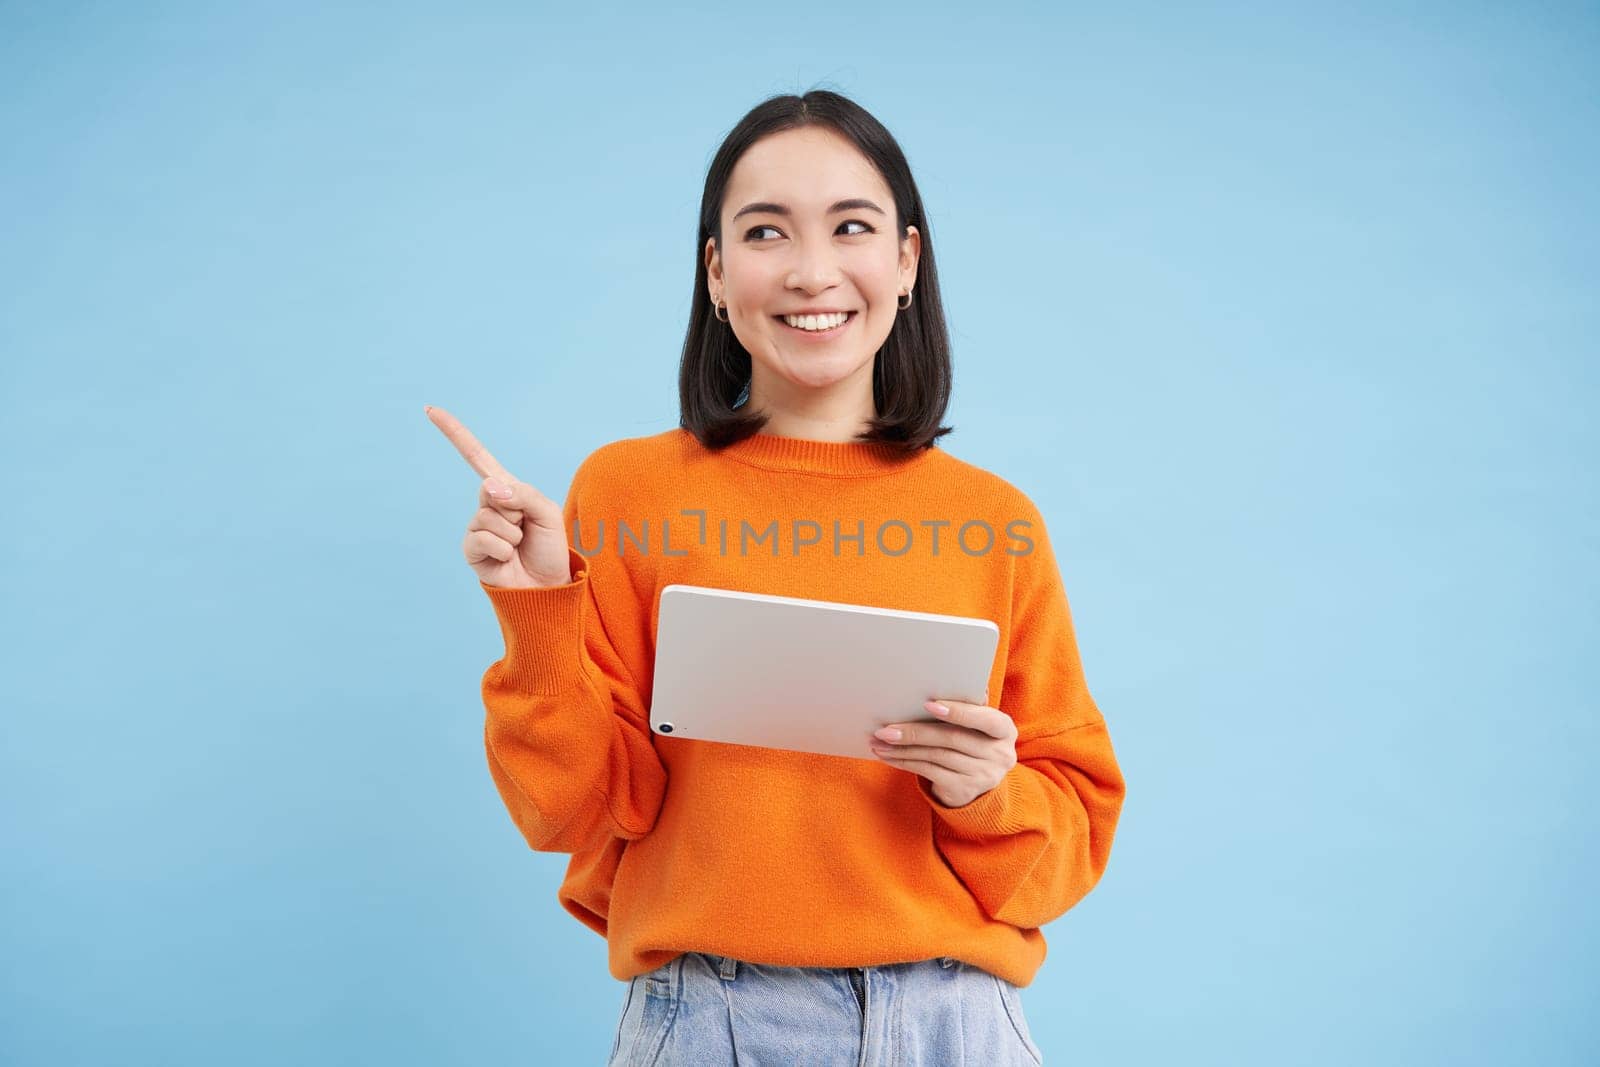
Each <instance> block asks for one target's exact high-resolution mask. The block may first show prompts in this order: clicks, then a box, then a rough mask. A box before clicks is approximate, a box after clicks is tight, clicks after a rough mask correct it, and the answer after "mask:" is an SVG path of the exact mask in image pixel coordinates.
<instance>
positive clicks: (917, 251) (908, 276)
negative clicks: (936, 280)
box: [900, 226, 922, 289]
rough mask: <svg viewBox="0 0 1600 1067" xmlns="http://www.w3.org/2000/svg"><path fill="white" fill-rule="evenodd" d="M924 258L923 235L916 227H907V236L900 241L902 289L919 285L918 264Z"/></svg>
mask: <svg viewBox="0 0 1600 1067" xmlns="http://www.w3.org/2000/svg"><path fill="white" fill-rule="evenodd" d="M921 258H922V234H920V233H918V232H917V228H916V227H915V226H907V227H906V235H905V236H904V237H902V238H901V239H900V287H901V288H902V289H904V288H906V287H908V286H913V285H916V284H917V262H918V260H920V259H921Z"/></svg>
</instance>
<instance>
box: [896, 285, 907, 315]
mask: <svg viewBox="0 0 1600 1067" xmlns="http://www.w3.org/2000/svg"><path fill="white" fill-rule="evenodd" d="M900 295H901V296H903V297H905V298H906V302H905V303H904V304H902V303H900V301H898V300H896V301H895V302H894V303H895V307H897V308H899V309H900V310H901V311H904V310H905V309H906V308H908V307H910V306H911V290H910V289H907V290H906V291H905V292H903V293H901V294H900Z"/></svg>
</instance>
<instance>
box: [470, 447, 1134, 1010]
mask: <svg viewBox="0 0 1600 1067" xmlns="http://www.w3.org/2000/svg"><path fill="white" fill-rule="evenodd" d="M565 514H566V521H567V536H568V538H569V541H570V542H571V544H572V545H573V549H574V550H573V551H572V552H571V553H570V559H571V564H572V581H571V582H570V583H569V584H567V585H561V586H554V587H550V588H545V589H501V588H496V587H492V586H488V585H483V583H481V582H480V583H479V584H480V586H482V588H483V590H484V592H485V593H486V594H487V595H488V597H489V600H490V602H491V603H492V604H493V607H494V611H495V614H496V616H497V618H498V619H499V622H500V627H501V632H502V634H503V635H504V638H505V655H504V657H503V658H501V659H500V660H498V661H496V662H495V663H494V664H493V665H492V666H490V667H489V669H488V671H487V672H486V673H485V674H484V676H483V700H484V705H485V707H486V709H487V718H486V722H485V726H484V743H485V746H486V750H487V755H488V762H489V771H490V774H491V775H492V777H493V779H494V783H495V786H496V787H497V788H498V790H499V792H500V795H501V797H502V798H503V799H504V801H505V804H506V807H507V809H508V810H509V812H510V815H511V818H512V821H513V822H514V823H515V824H516V827H517V829H518V830H520V831H521V833H522V835H523V837H524V838H525V839H526V840H527V842H528V844H529V846H531V847H532V848H534V849H536V850H539V851H544V852H567V853H571V854H572V860H571V862H570V864H569V865H568V867H567V874H566V878H565V879H564V881H563V882H562V884H561V888H560V891H559V893H558V899H559V900H560V902H561V904H562V906H563V907H564V908H566V909H567V910H568V911H569V912H570V913H571V914H572V915H574V916H575V917H576V918H578V919H579V920H580V921H581V922H583V923H584V924H586V925H587V926H589V927H590V928H592V929H594V930H595V931H596V932H598V933H599V934H600V935H601V936H603V937H605V938H606V939H607V942H608V945H609V963H610V971H611V974H612V976H613V977H615V978H617V979H620V980H627V979H630V978H632V977H634V976H635V975H638V974H642V973H645V972H648V971H652V970H654V969H656V968H657V967H660V966H661V965H662V964H665V963H667V962H669V961H670V960H672V959H673V958H674V957H676V956H678V955H679V954H681V953H683V952H706V953H711V954H715V955H723V956H732V957H734V958H736V959H740V960H744V961H748V962H753V963H765V964H770V965H776V966H789V967H861V966H872V965H878V964H885V963H895V962H907V961H914V960H923V959H932V958H935V957H938V956H954V957H956V958H958V959H961V960H964V961H966V962H968V963H971V964H973V965H975V966H977V967H980V968H982V969H984V970H986V971H989V972H991V973H993V974H997V975H1000V976H1001V977H1003V978H1005V979H1007V980H1008V981H1011V982H1014V983H1015V984H1017V985H1018V986H1026V985H1028V984H1030V983H1031V982H1032V981H1033V977H1034V975H1035V973H1036V972H1037V971H1038V969H1039V966H1040V964H1041V963H1043V962H1044V957H1045V939H1044V937H1043V935H1042V934H1041V933H1040V931H1039V927H1040V926H1041V925H1043V924H1044V923H1047V922H1049V921H1050V920H1052V919H1055V918H1057V917H1058V916H1060V915H1062V914H1063V913H1064V912H1066V911H1067V909H1069V908H1071V907H1072V906H1073V905H1074V904H1075V903H1077V902H1078V901H1079V900H1080V899H1082V898H1083V896H1084V895H1085V894H1087V893H1088V892H1089V891H1090V889H1092V888H1093V887H1094V885H1095V883H1096V882H1097V881H1099V879H1100V876H1101V875H1102V873H1104V871H1105V869H1106V863H1107V861H1108V860H1109V858H1110V854H1111V839H1112V835H1113V834H1114V832H1115V830H1116V825H1117V819H1118V817H1119V815H1120V813H1121V809H1122V801H1123V794H1124V786H1123V779H1122V773H1121V770H1120V768H1119V767H1118V765H1117V761H1116V757H1115V755H1114V754H1113V752H1112V747H1111V740H1110V737H1109V735H1108V734H1107V731H1106V724H1105V721H1104V719H1103V718H1102V717H1101V714H1100V711H1099V709H1098V708H1097V707H1096V705H1095V702H1094V700H1093V699H1092V698H1091V697H1090V695H1089V691H1088V689H1087V687H1086V685H1085V683H1084V677H1083V671H1082V668H1081V666H1080V663H1079V658H1078V649H1077V644H1076V640H1075V638H1074V636H1073V626H1072V619H1071V615H1070V612H1069V609H1068V606H1067V598H1066V595H1065V592H1064V590H1063V587H1062V582H1061V577H1060V573H1059V571H1058V570H1057V566H1056V560H1055V556H1054V553H1053V551H1052V549H1051V545H1050V541H1049V538H1048V536H1047V534H1046V531H1045V527H1044V522H1043V520H1042V519H1041V518H1040V515H1039V512H1038V510H1037V508H1036V507H1035V506H1034V504H1033V502H1032V501H1031V500H1030V499H1029V498H1028V497H1027V496H1026V495H1025V494H1024V493H1022V492H1021V491H1020V490H1018V489H1017V488H1015V487H1014V486H1012V485H1011V484H1010V483H1008V482H1006V481H1005V480H1004V479H1002V478H1000V477H998V476H996V475H994V474H991V473H989V472H988V471H985V470H983V469H982V468H979V467H976V466H973V465H971V464H968V463H966V462H964V461H962V460H959V459H956V458H954V457H952V456H951V455H950V454H948V453H947V452H945V451H944V450H942V449H939V448H933V449H929V450H926V451H924V452H923V453H921V454H919V455H917V456H915V457H913V458H910V459H906V458H904V457H900V456H898V455H897V454H896V453H894V452H893V451H892V450H891V449H890V448H889V447H888V446H883V445H877V444H872V443H863V442H825V441H807V440H802V439H799V438H791V437H780V436H775V435H771V434H757V435H755V436H753V437H749V438H746V439H745V440H743V441H740V442H738V443H736V444H734V445H732V446H730V447H728V448H726V449H723V450H721V451H715V450H708V449H706V448H705V447H703V446H702V445H701V444H700V443H699V442H698V441H697V440H696V439H695V437H694V436H693V435H692V434H690V433H689V432H688V431H686V430H683V429H677V428H675V429H672V430H669V431H666V432H664V433H660V434H655V435H653V436H647V437H637V438H629V439H626V440H621V441H615V442H612V443H610V444H607V445H603V446H602V447H600V448H598V449H596V450H595V451H594V452H592V453H590V455H589V456H588V457H587V458H585V459H584V461H583V462H582V463H581V464H580V465H579V467H578V470H577V472H576V473H575V474H574V476H573V479H572V485H571V487H570V489H569V490H568V492H567V496H566V502H565ZM580 550H581V551H580ZM674 582H683V583H686V584H691V585H705V586H714V587H717V588H723V589H737V590H742V591H749V592H761V593H776V594H780V595H784V596H795V597H806V598H809V599H814V600H831V601H842V602H848V603H860V604H873V605H877V606H880V607H888V608H900V609H904V610H910V611H926V612H937V613H940V614H946V615H968V616H977V617H981V618H986V619H991V620H993V621H994V622H995V623H996V624H997V625H998V626H999V627H1000V642H999V648H998V650H997V653H996V658H995V663H994V667H993V671H992V673H991V675H990V679H989V704H990V705H991V706H993V707H997V708H999V709H1001V710H1002V711H1004V712H1005V713H1007V714H1008V715H1010V716H1011V718H1012V720H1013V721H1014V722H1015V723H1016V727H1017V739H1016V751H1017V763H1016V765H1015V766H1014V767H1012V768H1011V769H1010V771H1008V772H1007V774H1006V776H1005V778H1004V779H1003V780H1002V781H1001V783H1000V784H999V785H998V786H996V787H995V788H994V789H992V790H990V791H989V792H988V793H985V794H984V795H982V796H980V797H979V798H977V799H976V800H974V801H972V802H971V803H969V804H966V805H965V806H963V807H959V808H947V807H945V806H944V805H942V804H940V803H939V801H938V800H937V799H935V798H934V796H933V795H932V794H931V792H930V788H931V784H930V783H929V782H928V781H927V779H925V778H923V777H921V776H920V775H918V774H915V773H913V772H911V771H909V770H905V769H902V768H899V767H893V766H890V765H889V764H886V763H883V762H882V761H880V760H878V759H877V758H876V757H874V756H873V755H872V753H871V752H870V751H869V750H868V748H867V742H868V740H869V738H867V737H866V736H863V738H862V753H861V757H862V758H860V759H855V758H851V757H843V756H820V755H812V754H810V753H802V752H790V751H787V750H782V749H770V748H764V747H759V746H752V745H733V744H724V743H720V742H712V741H701V740H695V739H688V738H674V737H670V736H666V735H660V734H654V733H652V732H651V730H650V726H649V721H650V720H649V709H650V690H651V682H652V679H653V676H654V663H655V635H656V619H657V607H658V602H659V596H660V590H661V589H662V587H664V586H667V585H670V584H672V583H674ZM917 719H926V720H930V721H933V720H932V717H931V716H929V715H928V714H927V713H926V712H925V711H923V710H922V709H920V708H918V709H912V710H911V711H910V712H908V715H907V717H906V721H914V720H917Z"/></svg>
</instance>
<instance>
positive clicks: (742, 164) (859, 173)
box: [723, 126, 891, 213]
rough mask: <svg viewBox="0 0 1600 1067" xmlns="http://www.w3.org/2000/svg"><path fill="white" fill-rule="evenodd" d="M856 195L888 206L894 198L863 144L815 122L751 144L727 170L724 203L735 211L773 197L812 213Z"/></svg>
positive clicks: (726, 207) (726, 208) (730, 209)
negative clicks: (748, 204)
mask: <svg viewBox="0 0 1600 1067" xmlns="http://www.w3.org/2000/svg"><path fill="white" fill-rule="evenodd" d="M856 196H865V197H868V198H870V199H873V200H876V201H878V202H879V203H880V204H884V205H885V207H887V201H888V200H890V199H891V197H890V196H889V185H888V183H887V182H885V181H884V180H883V176H882V175H880V174H879V173H878V171H877V169H876V168H875V167H873V165H872V163H871V162H869V161H868V159H867V157H866V156H864V155H862V154H861V151H860V149H858V148H856V146H855V145H853V144H851V143H850V142H849V141H847V140H845V139H844V138H843V137H841V136H840V135H839V134H836V133H834V132H833V131H831V130H828V129H824V128H819V127H814V126H813V127H805V128H802V129H797V130H784V131H783V132H781V133H775V134H770V135H769V136H766V137H763V138H762V139H761V140H759V141H757V142H756V143H755V144H753V145H751V146H750V147H749V148H748V149H746V150H745V153H744V155H742V156H740V157H739V161H738V162H737V163H735V164H734V166H733V173H732V174H730V175H729V176H728V191H727V194H726V196H725V197H724V199H723V206H724V210H725V212H727V213H731V212H734V211H738V210H739V208H741V207H743V206H744V205H745V204H746V203H748V202H749V201H751V200H772V201H776V202H777V203H780V204H788V205H789V206H790V207H791V208H793V209H794V210H795V211H797V212H801V213H810V212H817V211H822V210H825V209H826V207H827V205H829V204H831V203H833V202H834V201H835V200H844V199H846V198H848V197H856Z"/></svg>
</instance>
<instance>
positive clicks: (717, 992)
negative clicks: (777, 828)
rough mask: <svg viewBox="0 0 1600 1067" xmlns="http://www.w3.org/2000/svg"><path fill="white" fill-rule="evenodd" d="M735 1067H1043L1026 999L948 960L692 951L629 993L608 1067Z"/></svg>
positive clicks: (979, 972)
mask: <svg viewBox="0 0 1600 1067" xmlns="http://www.w3.org/2000/svg"><path fill="white" fill-rule="evenodd" d="M735 1054H737V1059H736V1058H735ZM736 1062H737V1063H738V1064H739V1065H741V1067H919V1065H920V1067H950V1065H952V1064H969V1065H983V1067H1009V1065H1017V1067H1039V1065H1040V1064H1042V1063H1043V1062H1044V1059H1043V1054H1042V1053H1041V1052H1040V1051H1039V1047H1038V1046H1037V1045H1035V1044H1034V1043H1033V1037H1032V1036H1031V1035H1030V1034H1029V1033H1028V1023H1027V1020H1026V1019H1024V1018H1023V1015H1022V998H1021V991H1020V990H1018V988H1017V987H1016V986H1015V985H1013V984H1011V983H1010V982H1008V981H1006V980H1005V979H1003V978H1000V977H998V976H996V975H993V974H990V973H989V972H987V971H985V970H982V969H981V968H978V967H974V966H972V965H971V964H968V963H963V962H961V961H960V960H957V959H953V958H951V957H949V956H941V957H939V958H938V959H933V960H921V961H918V962H916V963H891V964H884V965H881V966H877V967H840V968H828V967H774V966H769V965H767V964H760V963H746V962H744V961H742V960H736V959H733V958H731V957H728V956H712V955H708V954H706V953H703V952H687V953H684V954H683V955H681V956H678V957H677V958H676V959H673V960H672V961H671V962H669V963H665V964H663V965H662V966H660V967H658V968H657V969H656V970H654V971H651V972H650V973H649V974H641V975H638V976H637V977H635V978H634V979H633V980H632V981H631V982H629V983H628V990H627V994H626V996H625V998H624V1000H623V1002H622V1016H621V1018H620V1019H619V1020H618V1022H617V1035H616V1040H615V1041H614V1042H612V1046H611V1058H610V1060H608V1061H607V1067H718V1065H721V1064H728V1065H730V1067H732V1065H733V1064H734V1063H736Z"/></svg>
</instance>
